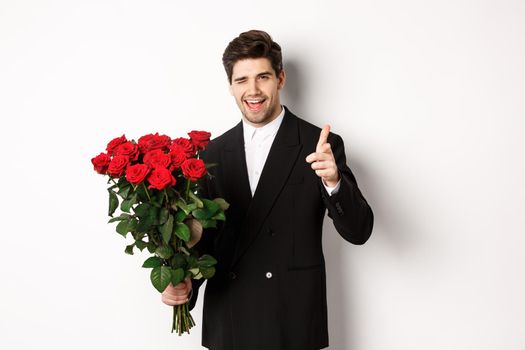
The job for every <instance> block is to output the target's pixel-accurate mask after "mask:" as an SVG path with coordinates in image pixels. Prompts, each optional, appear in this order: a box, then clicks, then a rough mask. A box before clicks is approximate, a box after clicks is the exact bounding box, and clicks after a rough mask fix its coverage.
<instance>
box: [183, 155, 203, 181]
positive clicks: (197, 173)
mask: <svg viewBox="0 0 525 350" xmlns="http://www.w3.org/2000/svg"><path fill="white" fill-rule="evenodd" d="M181 168H182V173H183V174H184V176H185V177H186V178H187V179H189V180H190V181H194V182H195V181H197V180H198V179H200V178H201V177H203V176H204V174H206V165H205V164H204V162H203V161H202V159H195V158H190V159H186V161H185V162H184V163H182V166H181Z"/></svg>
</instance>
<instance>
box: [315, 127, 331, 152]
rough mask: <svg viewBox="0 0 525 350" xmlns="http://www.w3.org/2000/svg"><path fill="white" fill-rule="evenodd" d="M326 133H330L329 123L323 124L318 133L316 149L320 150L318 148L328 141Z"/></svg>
mask: <svg viewBox="0 0 525 350" xmlns="http://www.w3.org/2000/svg"><path fill="white" fill-rule="evenodd" d="M328 134H330V125H328V124H327V125H325V126H324V127H323V130H321V134H320V135H319V141H318V142H317V151H318V152H320V148H321V146H322V145H324V144H325V143H326V142H327V141H328Z"/></svg>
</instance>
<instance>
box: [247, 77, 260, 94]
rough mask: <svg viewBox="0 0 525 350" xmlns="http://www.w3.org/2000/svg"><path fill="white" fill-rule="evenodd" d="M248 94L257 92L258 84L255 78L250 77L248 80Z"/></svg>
mask: <svg viewBox="0 0 525 350" xmlns="http://www.w3.org/2000/svg"><path fill="white" fill-rule="evenodd" d="M247 93H248V95H257V94H258V93H259V85H258V84H257V80H256V79H250V80H249V81H248V91H247Z"/></svg>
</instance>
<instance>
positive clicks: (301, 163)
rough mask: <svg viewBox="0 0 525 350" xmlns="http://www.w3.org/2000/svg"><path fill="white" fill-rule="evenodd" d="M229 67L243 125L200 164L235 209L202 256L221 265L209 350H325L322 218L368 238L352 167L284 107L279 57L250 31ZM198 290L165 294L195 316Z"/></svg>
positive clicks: (207, 190) (206, 337)
mask: <svg viewBox="0 0 525 350" xmlns="http://www.w3.org/2000/svg"><path fill="white" fill-rule="evenodd" d="M223 64H224V67H225V69H226V74H227V76H228V80H229V82H230V91H231V93H232V95H233V96H234V97H235V101H236V103H237V105H238V106H239V109H240V111H241V113H242V121H241V122H239V124H237V125H236V126H235V127H233V128H232V129H230V130H229V131H227V132H226V133H224V134H223V135H221V136H219V137H217V138H216V139H214V140H213V141H212V142H211V143H210V144H209V145H208V148H207V150H206V153H205V155H204V156H203V157H204V158H205V160H206V162H207V163H216V164H218V165H217V166H216V167H214V168H212V169H210V173H211V174H212V175H213V177H211V178H209V179H207V180H206V182H205V183H204V184H203V186H202V192H203V195H204V196H210V197H212V198H215V197H222V198H224V199H226V201H228V202H229V203H230V208H229V209H228V211H227V213H226V216H227V220H226V222H225V224H224V226H223V227H221V228H220V229H219V230H213V231H208V230H206V231H205V232H204V234H203V238H202V240H201V241H200V242H199V245H198V246H196V247H197V248H198V249H199V251H200V252H206V253H209V254H212V255H213V256H214V257H215V258H217V260H218V264H217V270H216V274H215V276H214V277H213V278H211V279H210V280H208V282H207V285H206V289H205V294H204V309H203V324H202V345H203V346H205V347H207V348H209V349H210V350H318V349H322V348H325V347H327V346H328V326H327V301H326V275H325V265H324V257H323V251H322V247H321V244H322V239H321V238H322V232H321V231H322V224H323V219H324V214H325V211H326V209H328V215H329V216H330V217H331V218H332V219H333V222H334V225H335V228H336V229H337V231H338V232H339V234H340V235H341V236H342V237H343V238H344V239H345V240H347V241H349V242H351V243H354V244H363V243H365V242H366V240H367V239H368V238H369V236H370V234H371V231H372V225H373V214H372V210H371V209H370V207H369V205H368V204H367V202H366V200H365V199H364V197H363V196H362V195H361V192H360V191H359V189H358V187H357V183H356V180H355V178H354V176H353V174H352V172H351V171H350V169H349V168H348V166H347V165H346V159H345V153H344V145H343V141H342V139H341V138H340V137H339V136H338V135H336V134H332V133H330V132H329V130H330V129H329V126H325V127H324V128H323V129H322V130H321V129H320V128H318V127H316V126H314V125H312V124H310V123H308V122H306V121H304V120H302V119H300V118H298V117H296V116H295V115H294V114H292V112H290V110H289V109H287V108H286V107H283V106H281V101H280V96H279V92H280V90H281V89H282V88H283V87H284V84H285V81H286V75H285V72H284V70H283V66H282V57H281V48H280V46H279V45H278V44H277V43H275V42H274V41H272V39H271V37H270V36H269V35H268V34H267V33H265V32H262V31H255V30H252V31H249V32H246V33H242V34H241V35H239V37H237V38H235V39H234V40H233V41H232V42H230V44H229V45H228V47H227V48H226V50H225V52H224V55H223ZM201 283H202V280H195V281H193V286H192V282H191V281H190V280H188V281H186V282H183V283H181V284H179V285H177V286H175V287H173V286H171V285H170V286H169V287H168V288H167V289H166V291H165V292H164V293H163V296H162V300H163V302H164V303H166V304H168V305H176V304H181V303H184V302H186V301H187V300H188V295H189V292H190V289H191V288H192V287H193V290H192V295H191V298H190V307H193V306H194V305H195V301H196V299H197V296H198V289H199V286H200V284H201Z"/></svg>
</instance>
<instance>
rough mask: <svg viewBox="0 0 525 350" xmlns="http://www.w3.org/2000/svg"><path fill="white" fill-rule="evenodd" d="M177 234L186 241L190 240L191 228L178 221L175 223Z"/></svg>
mask: <svg viewBox="0 0 525 350" xmlns="http://www.w3.org/2000/svg"><path fill="white" fill-rule="evenodd" d="M175 235H176V236H177V237H179V238H180V239H182V240H183V241H184V242H188V241H189V240H190V228H189V227H188V226H187V225H186V224H183V223H180V222H178V223H176V224H175Z"/></svg>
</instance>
